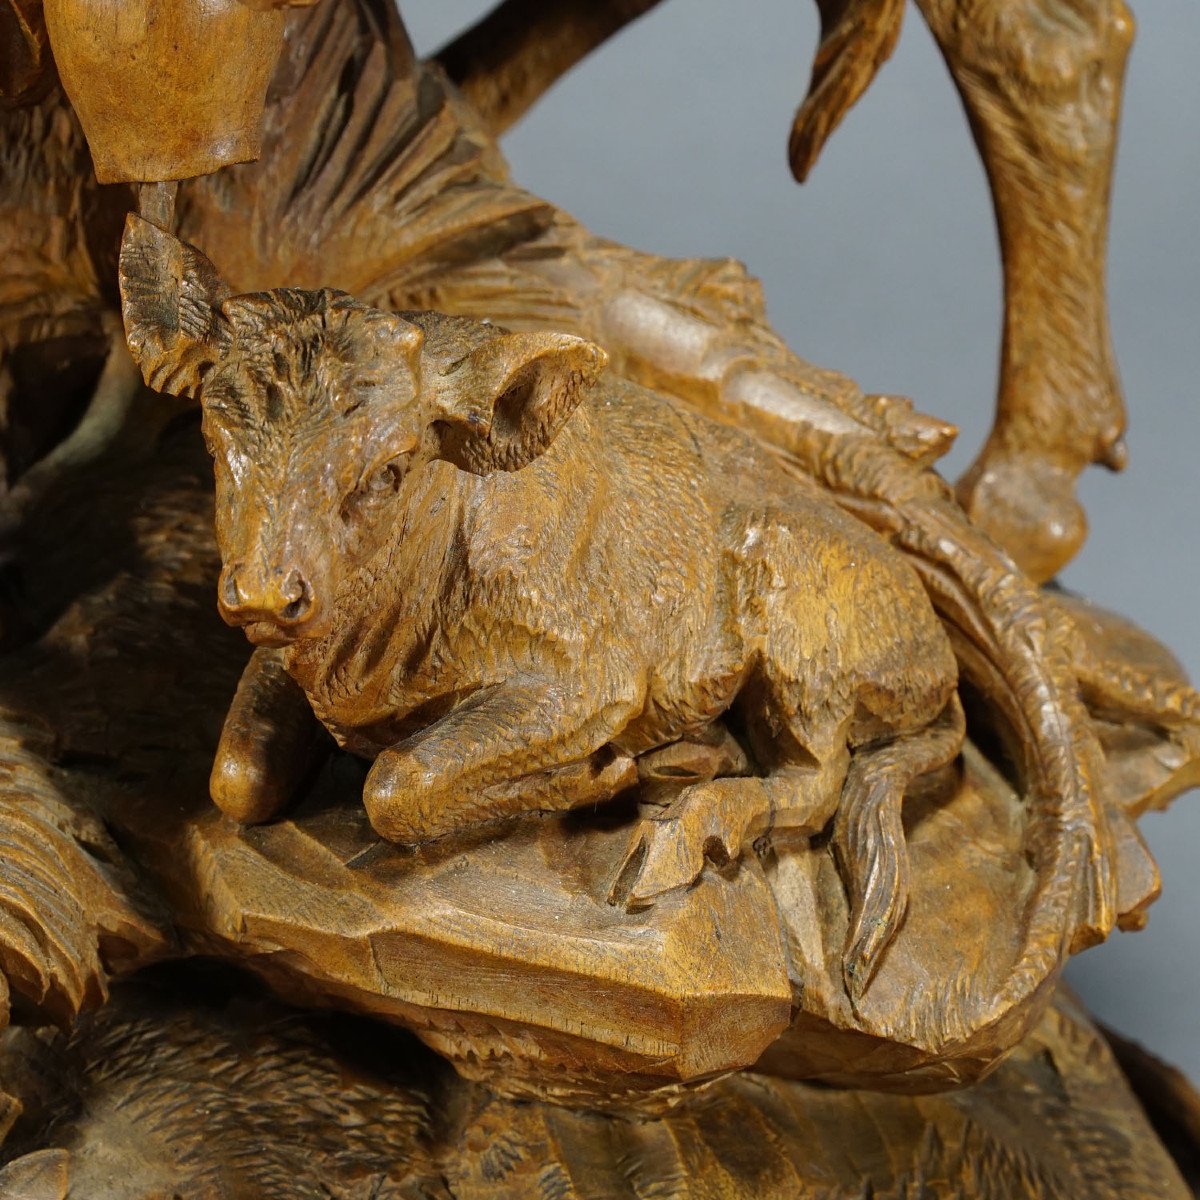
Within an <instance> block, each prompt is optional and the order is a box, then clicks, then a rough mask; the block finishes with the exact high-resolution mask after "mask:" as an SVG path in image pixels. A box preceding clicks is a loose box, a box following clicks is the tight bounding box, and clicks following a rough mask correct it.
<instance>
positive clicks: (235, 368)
mask: <svg viewBox="0 0 1200 1200" xmlns="http://www.w3.org/2000/svg"><path fill="white" fill-rule="evenodd" d="M120 283H121V297H122V303H123V307H124V313H125V330H126V335H127V338H128V341H129V346H130V349H131V351H132V352H133V356H134V358H135V359H136V361H137V363H138V365H139V366H140V367H141V369H142V374H143V376H144V378H145V380H146V382H147V383H148V384H149V385H150V386H151V387H153V388H156V389H157V390H159V391H165V392H169V393H172V394H174V395H177V396H190V397H198V398H199V400H200V402H201V406H202V408H203V414H204V416H203V428H204V436H205V440H206V442H207V444H208V448H209V450H210V452H211V453H212V456H213V459H214V462H215V464H216V481H217V497H216V498H217V508H216V511H217V541H218V545H219V547H220V551H221V559H222V567H223V569H222V572H221V580H220V585H219V591H218V604H219V608H220V611H221V615H222V616H223V617H224V618H225V620H226V621H228V622H229V623H230V624H235V625H242V626H245V627H246V632H247V635H248V636H249V637H250V639H251V640H252V641H255V642H258V643H260V644H265V645H281V644H284V643H286V642H289V641H293V640H295V639H297V638H299V637H313V636H321V635H322V634H324V633H326V632H328V630H329V628H330V624H331V622H332V619H333V613H332V603H331V602H332V598H333V596H334V595H335V594H336V593H337V592H338V589H339V586H340V584H341V582H342V580H343V579H344V578H345V576H346V574H347V573H348V572H349V571H350V570H352V569H353V568H354V566H355V565H357V564H358V563H359V562H361V561H362V559H363V557H364V556H365V555H366V554H368V553H370V552H372V551H373V550H374V549H376V548H377V547H378V546H379V545H380V542H381V539H385V538H387V537H388V536H389V534H394V533H395V529H396V524H397V523H396V513H397V512H398V511H399V507H398V501H399V500H400V498H401V497H402V495H403V493H404V491H405V489H406V486H408V485H409V484H410V483H411V481H412V480H413V479H414V478H415V475H416V473H417V472H419V471H421V470H422V469H423V468H425V467H426V466H427V464H428V463H430V462H431V461H432V460H434V459H444V460H446V461H449V462H451V463H453V464H455V465H456V466H457V467H459V468H461V469H462V470H464V471H470V472H473V473H475V474H487V473H489V472H492V471H501V470H503V471H515V470H518V469H520V468H521V467H523V466H525V465H526V464H528V463H529V462H531V461H532V460H533V459H534V458H536V457H537V456H538V455H539V454H541V453H542V452H543V451H544V450H545V449H546V448H547V447H548V446H549V445H550V443H551V442H552V441H553V440H554V437H555V435H556V434H557V433H558V431H559V430H560V429H561V428H562V426H563V424H564V422H565V421H566V420H567V418H568V417H569V416H570V415H571V413H572V412H573V411H574V409H575V407H576V405H577V404H578V403H579V401H580V399H581V398H582V396H583V394H584V393H585V392H586V390H587V388H588V386H589V385H590V384H591V383H592V382H593V381H594V380H595V379H596V378H597V376H598V375H599V373H600V371H601V370H602V369H603V366H604V363H605V361H606V356H605V354H604V351H603V350H601V349H600V348H599V347H598V346H594V345H592V344H591V343H590V342H586V341H583V340H582V339H580V338H575V337H569V336H567V335H565V334H552V333H534V334H512V333H507V332H505V331H503V330H498V329H496V328H494V327H492V326H489V325H485V324H482V323H479V322H474V321H467V320H463V319H460V318H452V317H445V316H442V315H440V314H437V313H411V314H406V315H404V316H400V315H396V314H393V313H386V312H381V311H379V310H377V309H373V308H370V307H369V306H367V305H365V304H362V303H359V302H358V301H356V300H354V299H352V298H351V297H349V296H347V295H345V294H344V293H342V292H336V291H330V290H327V289H326V290H321V291H299V290H295V289H288V288H281V289H276V290H274V291H269V292H259V293H254V294H251V295H242V296H235V295H233V294H232V293H231V290H230V288H229V287H228V286H227V285H226V284H225V283H224V282H223V281H222V280H221V278H220V276H219V275H218V274H217V271H216V269H215V268H214V267H213V265H212V264H211V263H210V262H209V261H208V259H206V258H205V257H204V255H202V254H201V253H200V252H199V251H198V250H196V249H195V248H194V247H192V246H189V245H187V244H185V243H183V242H181V241H179V240H178V239H176V238H174V237H172V236H171V235H170V234H168V233H165V232H163V231H162V230H161V229H159V228H157V227H156V226H154V225H152V224H150V223H149V222H147V221H144V220H142V219H141V218H139V217H137V216H133V215H131V216H130V218H129V221H128V224H127V226H126V232H125V240H124V243H123V245H122V250H121V265H120Z"/></svg>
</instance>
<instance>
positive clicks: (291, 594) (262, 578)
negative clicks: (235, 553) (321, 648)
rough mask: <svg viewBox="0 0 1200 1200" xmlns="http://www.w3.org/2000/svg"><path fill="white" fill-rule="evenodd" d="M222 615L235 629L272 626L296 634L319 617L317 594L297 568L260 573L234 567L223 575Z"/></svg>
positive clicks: (239, 564)
mask: <svg viewBox="0 0 1200 1200" xmlns="http://www.w3.org/2000/svg"><path fill="white" fill-rule="evenodd" d="M219 595H220V608H221V615H222V616H223V617H224V618H225V620H226V621H228V622H229V623H230V624H231V625H254V624H257V623H259V622H264V621H265V622H268V623H269V624H271V625H274V626H276V627H277V628H278V629H280V630H282V631H284V632H286V633H290V634H295V633H298V632H299V631H300V629H301V628H302V627H303V626H305V625H307V624H309V622H311V621H312V620H313V618H314V617H315V616H316V615H317V610H318V605H317V597H316V593H315V591H314V590H313V586H312V584H311V583H310V582H309V580H308V577H307V575H305V573H304V572H302V571H300V570H298V569H297V568H295V567H293V568H290V569H282V570H277V571H272V572H270V573H260V572H255V571H252V570H250V569H248V568H247V567H246V566H245V564H241V563H234V564H231V565H230V566H227V567H226V568H225V570H224V571H222V572H221V583H220V591H219Z"/></svg>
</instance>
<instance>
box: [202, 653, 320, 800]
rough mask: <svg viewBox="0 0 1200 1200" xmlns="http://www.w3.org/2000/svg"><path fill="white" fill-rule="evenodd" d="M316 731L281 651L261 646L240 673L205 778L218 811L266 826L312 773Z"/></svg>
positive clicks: (318, 738)
mask: <svg viewBox="0 0 1200 1200" xmlns="http://www.w3.org/2000/svg"><path fill="white" fill-rule="evenodd" d="M320 740H321V738H320V726H319V725H318V724H317V719H316V717H315V716H313V711H312V708H311V707H310V706H309V703H308V697H307V696H305V694H304V692H303V691H301V689H300V687H299V685H298V684H297V683H295V682H294V681H293V679H292V678H291V676H289V675H288V673H287V672H286V671H285V670H284V669H283V663H282V661H281V660H280V657H279V652H278V651H276V650H268V649H266V648H265V647H259V648H258V649H257V650H255V651H254V653H253V654H252V655H251V656H250V661H249V662H248V663H247V664H246V669H245V670H244V671H243V672H242V678H241V681H240V682H239V683H238V687H237V692H236V693H235V695H234V697H233V703H232V704H231V705H230V706H229V712H228V714H227V715H226V717H225V727H224V728H223V729H222V730H221V741H220V743H219V745H218V746H217V754H216V759H215V760H214V762H213V769H212V775H211V777H210V779H209V791H210V793H211V795H212V798H213V802H214V803H215V804H216V806H217V807H218V808H219V809H220V810H221V811H222V812H224V813H226V814H227V815H229V816H231V817H233V818H234V819H235V820H237V821H243V822H245V823H246V824H254V823H257V822H260V821H269V820H271V818H273V817H276V816H278V815H279V813H281V812H282V811H283V810H284V809H285V808H286V807H287V806H288V805H289V804H290V803H291V802H292V801H293V800H294V799H295V798H296V794H297V792H298V791H299V788H300V785H301V784H302V783H303V781H304V777H305V775H307V774H308V772H309V771H310V770H311V769H312V767H313V765H314V760H315V754H316V750H317V747H318V745H319V744H320Z"/></svg>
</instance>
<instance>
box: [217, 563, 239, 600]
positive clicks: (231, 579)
mask: <svg viewBox="0 0 1200 1200" xmlns="http://www.w3.org/2000/svg"><path fill="white" fill-rule="evenodd" d="M221 601H222V603H224V605H225V607H226V608H228V609H231V610H232V609H236V608H240V607H241V605H242V593H241V591H240V590H239V588H238V581H237V570H236V569H235V568H232V567H231V568H229V569H228V570H227V571H225V573H224V574H223V575H222V577H221Z"/></svg>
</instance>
